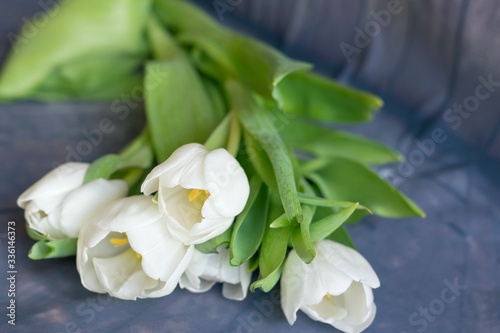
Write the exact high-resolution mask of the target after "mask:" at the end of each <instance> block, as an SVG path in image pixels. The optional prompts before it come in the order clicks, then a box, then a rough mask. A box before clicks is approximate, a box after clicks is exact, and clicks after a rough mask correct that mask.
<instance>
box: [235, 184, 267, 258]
mask: <svg viewBox="0 0 500 333" xmlns="http://www.w3.org/2000/svg"><path fill="white" fill-rule="evenodd" d="M268 192H269V189H268V188H267V186H264V185H263V184H262V181H261V180H260V179H259V178H258V177H254V178H253V179H252V180H251V182H250V197H249V198H248V201H247V204H246V206H245V208H244V209H243V211H242V212H241V213H240V214H239V215H238V216H237V217H236V221H235V222H234V230H233V233H232V236H231V243H230V246H229V250H230V260H229V262H230V264H231V265H232V266H239V265H241V264H243V263H244V262H245V261H247V260H248V259H249V258H250V257H252V256H253V255H254V254H255V252H257V249H258V248H259V246H260V243H261V242H262V237H263V236H264V230H265V227H266V217H267V209H268V206H269V199H268Z"/></svg>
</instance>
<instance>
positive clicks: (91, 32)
mask: <svg viewBox="0 0 500 333" xmlns="http://www.w3.org/2000/svg"><path fill="white" fill-rule="evenodd" d="M150 5H151V2H150V1H148V0H145V1H135V0H109V1H100V0H72V1H65V2H63V3H61V4H59V5H57V6H56V7H54V8H53V9H52V10H50V11H48V12H47V13H46V15H45V17H44V20H45V21H44V24H43V25H40V24H37V23H36V22H26V24H25V26H24V27H23V30H22V31H21V33H20V34H19V35H17V34H14V33H10V34H9V35H8V36H7V37H8V38H9V39H10V40H11V42H14V46H13V50H12V51H11V52H10V54H9V57H8V59H7V62H6V63H5V65H4V67H3V70H2V75H1V77H0V99H4V100H14V99H28V98H29V99H42V100H60V99H69V98H71V99H84V100H101V99H113V98H119V97H120V96H121V94H123V93H125V94H130V92H131V90H132V88H134V87H139V88H141V87H142V79H141V74H140V73H139V71H138V69H139V68H140V67H141V65H142V63H143V62H144V60H145V59H146V57H147V47H146V43H145V40H144V30H145V26H146V20H147V16H148V15H149V11H150Z"/></svg>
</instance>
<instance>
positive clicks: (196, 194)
mask: <svg viewBox="0 0 500 333" xmlns="http://www.w3.org/2000/svg"><path fill="white" fill-rule="evenodd" d="M201 194H204V195H205V197H206V198H205V200H207V199H208V197H209V196H210V192H208V191H207V190H200V189H197V188H195V189H193V190H192V191H191V193H189V197H188V199H189V201H193V200H194V199H196V198H198V197H199V196H200V195H201Z"/></svg>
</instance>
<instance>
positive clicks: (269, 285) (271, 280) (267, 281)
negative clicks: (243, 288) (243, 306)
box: [250, 264, 283, 293]
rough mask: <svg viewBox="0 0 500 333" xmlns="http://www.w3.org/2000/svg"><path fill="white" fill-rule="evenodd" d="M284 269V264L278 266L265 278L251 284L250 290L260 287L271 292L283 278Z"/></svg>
mask: <svg viewBox="0 0 500 333" xmlns="http://www.w3.org/2000/svg"><path fill="white" fill-rule="evenodd" d="M282 270H283V264H281V265H280V267H278V269H276V270H275V271H274V272H272V273H271V274H269V275H268V276H266V277H265V278H263V279H259V280H257V281H255V282H254V283H252V284H251V285H250V291H251V292H255V289H257V288H259V289H260V290H262V291H263V292H266V293H267V292H269V291H271V289H273V288H274V286H275V285H276V284H277V283H278V281H279V279H280V278H281V272H282Z"/></svg>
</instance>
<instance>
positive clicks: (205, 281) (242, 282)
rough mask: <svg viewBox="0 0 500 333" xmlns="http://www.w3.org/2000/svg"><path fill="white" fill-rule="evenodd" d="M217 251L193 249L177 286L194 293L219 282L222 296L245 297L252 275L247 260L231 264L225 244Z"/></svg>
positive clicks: (235, 298) (238, 298) (207, 288)
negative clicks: (189, 261)
mask: <svg viewBox="0 0 500 333" xmlns="http://www.w3.org/2000/svg"><path fill="white" fill-rule="evenodd" d="M217 252H218V253H201V252H199V251H196V250H195V252H194V255H193V258H192V259H191V263H190V264H189V266H188V268H187V269H186V271H185V272H184V274H183V275H182V276H181V280H180V282H179V286H180V287H181V288H186V289H187V290H189V291H191V292H194V293H201V292H205V291H208V290H209V289H210V288H212V287H213V286H214V284H215V283H217V282H221V283H223V286H222V295H223V296H224V297H226V298H229V299H232V300H236V301H241V300H243V299H245V297H246V296H247V291H248V287H249V286H250V280H251V277H252V272H250V271H249V270H248V262H245V263H244V264H242V265H240V266H231V265H230V264H229V249H228V248H227V246H226V244H223V245H221V246H219V247H218V248H217Z"/></svg>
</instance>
